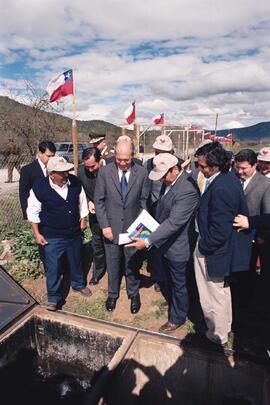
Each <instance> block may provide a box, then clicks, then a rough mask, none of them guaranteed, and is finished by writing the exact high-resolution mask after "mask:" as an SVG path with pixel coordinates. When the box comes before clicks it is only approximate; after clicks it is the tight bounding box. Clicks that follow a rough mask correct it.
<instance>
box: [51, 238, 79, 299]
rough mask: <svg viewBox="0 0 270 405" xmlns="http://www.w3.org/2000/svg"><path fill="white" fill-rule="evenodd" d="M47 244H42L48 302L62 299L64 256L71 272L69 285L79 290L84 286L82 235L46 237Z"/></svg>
mask: <svg viewBox="0 0 270 405" xmlns="http://www.w3.org/2000/svg"><path fill="white" fill-rule="evenodd" d="M46 240H47V242H48V244H47V245H45V246H44V254H45V272H46V283H47V294H48V301H49V302H55V303H57V302H60V301H61V300H62V268H63V261H64V258H65V257H66V259H67V263H68V266H69V269H70V274H71V286H72V288H73V289H74V290H81V289H82V288H84V287H85V286H86V281H85V277H84V273H83V268H82V261H81V253H82V237H81V236H80V235H79V236H76V237H73V238H46Z"/></svg>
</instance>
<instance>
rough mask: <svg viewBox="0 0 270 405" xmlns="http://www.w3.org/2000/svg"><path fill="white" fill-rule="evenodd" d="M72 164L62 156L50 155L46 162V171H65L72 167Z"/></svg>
mask: <svg viewBox="0 0 270 405" xmlns="http://www.w3.org/2000/svg"><path fill="white" fill-rule="evenodd" d="M73 167H74V165H73V164H72V163H69V162H67V160H66V159H65V158H64V157H63V156H52V157H50V158H49V161H48V163H47V171H48V173H51V172H66V171H68V170H71V169H73Z"/></svg>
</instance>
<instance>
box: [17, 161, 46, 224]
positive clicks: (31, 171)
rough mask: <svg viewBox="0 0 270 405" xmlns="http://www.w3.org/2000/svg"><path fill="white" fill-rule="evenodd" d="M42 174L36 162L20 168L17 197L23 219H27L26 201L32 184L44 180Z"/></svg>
mask: <svg viewBox="0 0 270 405" xmlns="http://www.w3.org/2000/svg"><path fill="white" fill-rule="evenodd" d="M44 177H45V176H44V173H43V171H42V169H41V167H40V164H39V163H38V160H37V159H36V160H34V161H33V162H32V163H30V164H29V165H26V166H24V167H22V168H21V175H20V181H19V197H20V204H21V209H22V213H23V219H27V214H26V209H27V199H28V197H29V194H30V190H31V188H33V185H34V183H35V182H36V181H37V180H39V179H42V178H44Z"/></svg>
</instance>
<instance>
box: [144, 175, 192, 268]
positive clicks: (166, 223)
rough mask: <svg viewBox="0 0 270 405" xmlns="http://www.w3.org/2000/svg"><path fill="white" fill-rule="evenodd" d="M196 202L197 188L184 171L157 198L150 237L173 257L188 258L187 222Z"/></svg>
mask: <svg viewBox="0 0 270 405" xmlns="http://www.w3.org/2000/svg"><path fill="white" fill-rule="evenodd" d="M198 202H199V190H198V188H197V187H196V184H195V182H194V180H193V179H192V178H191V177H190V176H189V175H188V174H187V173H186V172H183V173H182V174H181V175H180V177H179V178H178V179H177V181H176V182H175V184H174V185H173V186H172V188H171V189H170V190H169V191H168V192H167V193H166V194H165V195H163V196H162V197H161V198H160V199H159V202H158V206H157V211H156V220H157V221H158V222H159V223H160V226H159V227H158V229H157V230H156V231H155V232H153V233H152V234H151V235H150V237H149V241H150V242H151V243H152V244H153V245H154V246H156V247H158V248H161V252H162V254H163V255H164V256H165V257H166V258H167V259H168V260H172V261H178V262H185V261H187V260H188V259H189V254H190V249H189V235H188V230H189V224H190V221H191V219H192V217H193V215H194V212H195V210H196V208H197V205H198Z"/></svg>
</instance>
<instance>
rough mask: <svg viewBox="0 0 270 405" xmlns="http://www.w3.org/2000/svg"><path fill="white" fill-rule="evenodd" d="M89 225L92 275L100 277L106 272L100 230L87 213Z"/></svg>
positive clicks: (95, 221)
mask: <svg viewBox="0 0 270 405" xmlns="http://www.w3.org/2000/svg"><path fill="white" fill-rule="evenodd" d="M89 225H90V229H91V232H92V248H93V254H94V263H93V277H95V278H98V279H100V278H101V277H102V276H103V275H104V274H105V272H106V256H105V247H104V239H103V235H102V230H101V229H100V226H99V224H98V222H97V219H96V218H95V217H94V218H93V215H89Z"/></svg>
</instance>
